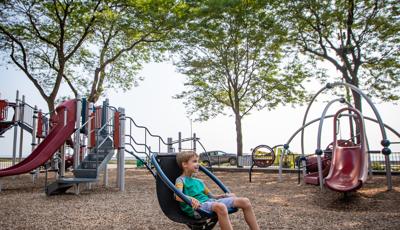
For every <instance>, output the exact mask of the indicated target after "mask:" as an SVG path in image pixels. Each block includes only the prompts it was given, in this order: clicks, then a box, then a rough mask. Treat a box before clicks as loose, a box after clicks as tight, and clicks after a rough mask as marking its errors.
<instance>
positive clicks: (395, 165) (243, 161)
mask: <svg viewBox="0 0 400 230" xmlns="http://www.w3.org/2000/svg"><path fill="white" fill-rule="evenodd" d="M297 157H298V155H297V154H290V155H288V156H285V157H284V159H283V167H284V168H294V166H293V162H295V161H296V158H297ZM370 157H371V166H372V170H373V171H385V169H386V166H385V157H384V156H383V155H382V153H370ZM389 159H390V166H391V171H392V172H400V152H392V153H391V154H390V156H389ZM238 162H239V165H240V166H244V167H246V166H248V167H250V166H251V164H252V162H251V155H244V156H239V157H238ZM216 166H218V167H219V166H221V165H219V164H216ZM278 166H279V157H276V158H275V162H274V164H273V166H271V168H274V167H275V168H277V167H278Z"/></svg>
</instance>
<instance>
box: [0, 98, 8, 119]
mask: <svg viewBox="0 0 400 230" xmlns="http://www.w3.org/2000/svg"><path fill="white" fill-rule="evenodd" d="M7 106H8V103H7V101H6V100H0V121H4V120H5V119H6V118H7Z"/></svg>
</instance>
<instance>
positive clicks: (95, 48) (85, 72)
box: [69, 0, 187, 102]
mask: <svg viewBox="0 0 400 230" xmlns="http://www.w3.org/2000/svg"><path fill="white" fill-rule="evenodd" d="M186 7H187V6H186V4H185V3H180V2H176V1H174V0H145V1H143V0H142V1H136V0H135V1H126V2H123V3H121V2H120V1H115V3H114V4H113V5H111V6H110V7H108V8H106V9H104V10H103V13H102V14H101V16H100V17H99V19H98V20H97V23H96V25H95V27H94V33H93V34H92V36H90V38H89V39H88V41H87V43H86V44H85V46H84V49H81V52H80V53H79V55H76V58H75V64H76V65H74V66H73V67H74V68H73V69H71V74H69V76H70V77H69V78H70V80H71V82H73V84H72V85H73V86H75V87H76V88H78V89H74V90H75V91H80V92H85V94H86V95H87V96H88V99H89V101H91V102H96V101H97V100H98V99H99V97H100V96H101V95H103V94H104V92H105V89H107V88H118V89H124V90H127V89H129V88H131V87H132V85H135V84H136V83H137V77H136V76H137V72H138V70H140V69H141V68H142V63H143V62H147V61H149V60H150V58H153V60H156V61H157V60H161V56H162V55H161V53H162V52H163V51H165V50H166V49H167V48H166V47H167V46H168V44H169V42H170V40H171V35H172V34H173V30H175V29H177V28H179V26H180V25H181V24H183V23H182V21H184V20H185V13H184V10H185V9H186Z"/></svg>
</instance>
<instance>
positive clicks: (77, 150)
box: [74, 95, 82, 169]
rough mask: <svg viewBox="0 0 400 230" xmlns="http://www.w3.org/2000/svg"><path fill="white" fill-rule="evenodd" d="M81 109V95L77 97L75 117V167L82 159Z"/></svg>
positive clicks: (75, 167)
mask: <svg viewBox="0 0 400 230" xmlns="http://www.w3.org/2000/svg"><path fill="white" fill-rule="evenodd" d="M81 110H82V99H81V96H80V95H77V97H76V119H75V130H76V131H75V135H74V169H77V168H78V166H79V163H80V162H79V161H80V148H81V144H80V129H81Z"/></svg>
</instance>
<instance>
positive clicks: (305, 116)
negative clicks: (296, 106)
mask: <svg viewBox="0 0 400 230" xmlns="http://www.w3.org/2000/svg"><path fill="white" fill-rule="evenodd" d="M336 86H345V87H348V88H351V89H352V90H354V91H355V92H357V93H358V94H359V95H360V96H361V97H363V98H364V99H365V100H366V101H367V102H368V104H369V106H370V107H371V109H372V110H373V112H374V114H375V117H376V119H377V121H378V124H379V127H380V130H381V134H382V140H386V132H385V129H384V125H383V122H382V118H381V116H380V115H379V112H378V110H377V109H376V107H375V105H374V104H373V103H372V101H371V99H370V98H369V97H368V96H367V95H365V94H364V93H363V92H362V91H361V90H360V89H359V88H357V87H356V86H354V85H352V84H349V83H345V82H334V83H328V84H326V85H325V86H324V87H323V88H322V89H320V90H319V91H318V92H317V93H316V94H315V95H314V96H313V98H312V99H311V101H310V103H309V104H308V107H307V110H306V112H305V114H304V118H303V126H304V125H305V123H306V120H307V116H308V112H309V110H310V108H311V105H312V103H313V102H314V101H315V99H316V98H317V96H318V95H319V94H320V93H321V92H322V91H324V90H326V89H332V88H334V87H336ZM301 151H302V153H304V130H302V132H301Z"/></svg>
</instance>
